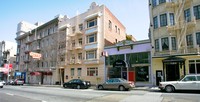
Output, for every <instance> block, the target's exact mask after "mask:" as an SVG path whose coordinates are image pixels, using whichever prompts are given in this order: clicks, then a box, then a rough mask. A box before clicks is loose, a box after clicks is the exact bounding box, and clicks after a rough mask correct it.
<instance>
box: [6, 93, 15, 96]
mask: <svg viewBox="0 0 200 102" xmlns="http://www.w3.org/2000/svg"><path fill="white" fill-rule="evenodd" d="M6 94H7V95H10V96H14V94H11V93H6Z"/></svg>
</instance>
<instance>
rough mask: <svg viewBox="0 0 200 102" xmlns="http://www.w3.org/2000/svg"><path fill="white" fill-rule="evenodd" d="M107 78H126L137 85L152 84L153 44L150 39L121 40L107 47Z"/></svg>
mask: <svg viewBox="0 0 200 102" xmlns="http://www.w3.org/2000/svg"><path fill="white" fill-rule="evenodd" d="M104 51H106V53H108V56H107V57H106V60H105V64H106V65H105V70H106V73H107V75H106V78H116V77H118V78H124V79H127V80H129V81H134V82H135V83H136V86H149V85H152V83H153V82H152V78H153V77H152V75H151V73H152V72H151V53H150V52H151V45H150V42H149V40H144V41H137V42H133V41H129V40H125V41H121V42H118V43H117V44H116V45H114V46H109V47H105V49H104Z"/></svg>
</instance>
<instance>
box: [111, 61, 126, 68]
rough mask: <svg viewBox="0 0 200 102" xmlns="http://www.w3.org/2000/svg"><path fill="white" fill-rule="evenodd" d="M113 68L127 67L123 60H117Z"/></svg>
mask: <svg viewBox="0 0 200 102" xmlns="http://www.w3.org/2000/svg"><path fill="white" fill-rule="evenodd" d="M113 67H126V63H125V62H124V61H123V60H117V61H115V62H114V63H113Z"/></svg>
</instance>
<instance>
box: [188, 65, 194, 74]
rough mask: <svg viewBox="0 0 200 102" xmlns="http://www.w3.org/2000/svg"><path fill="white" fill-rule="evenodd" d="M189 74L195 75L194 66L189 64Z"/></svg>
mask: <svg viewBox="0 0 200 102" xmlns="http://www.w3.org/2000/svg"><path fill="white" fill-rule="evenodd" d="M189 72H190V74H195V64H189Z"/></svg>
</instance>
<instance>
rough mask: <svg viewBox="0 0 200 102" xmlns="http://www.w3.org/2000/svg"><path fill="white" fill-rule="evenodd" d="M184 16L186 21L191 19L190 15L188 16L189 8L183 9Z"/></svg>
mask: <svg viewBox="0 0 200 102" xmlns="http://www.w3.org/2000/svg"><path fill="white" fill-rule="evenodd" d="M184 18H185V21H186V22H190V21H191V16H190V9H186V10H185V11H184Z"/></svg>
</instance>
